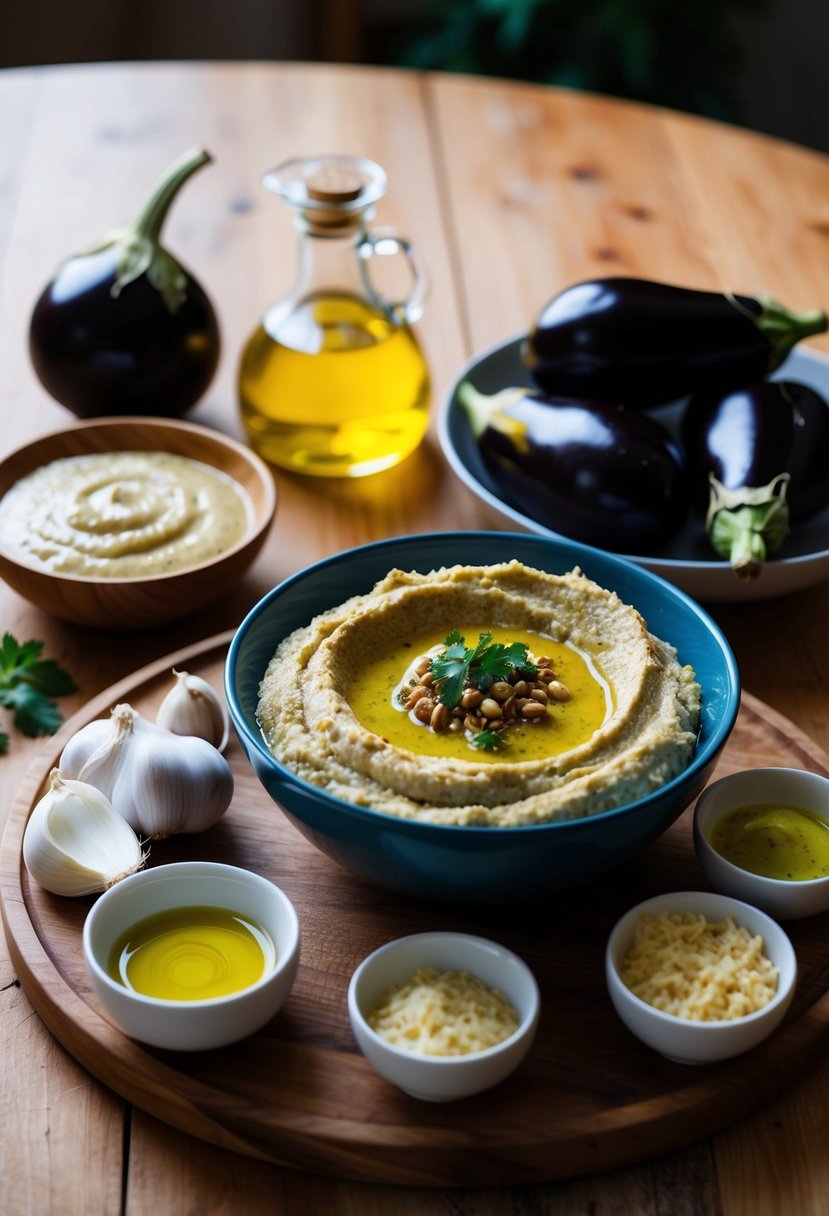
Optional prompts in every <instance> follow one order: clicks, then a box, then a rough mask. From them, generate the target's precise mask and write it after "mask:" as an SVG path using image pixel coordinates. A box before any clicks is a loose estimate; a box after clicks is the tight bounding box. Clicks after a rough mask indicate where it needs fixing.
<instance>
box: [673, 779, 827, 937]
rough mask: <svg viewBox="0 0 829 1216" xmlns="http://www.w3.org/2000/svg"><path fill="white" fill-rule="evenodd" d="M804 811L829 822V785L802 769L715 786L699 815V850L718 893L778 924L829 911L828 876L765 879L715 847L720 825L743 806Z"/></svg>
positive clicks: (696, 828)
mask: <svg viewBox="0 0 829 1216" xmlns="http://www.w3.org/2000/svg"><path fill="white" fill-rule="evenodd" d="M775 803H776V804H777V805H782V806H795V807H801V808H802V809H803V810H807V811H814V812H815V814H817V815H820V817H821V819H824V820H825V821H826V822H827V823H829V780H827V779H826V778H825V777H821V776H820V775H819V774H818V773H808V772H805V771H804V770H803V769H797V768H755V769H746V770H745V771H744V772H741V773H732V774H731V776H729V777H722V778H721V779H720V780H719V781H715V782H714V783H713V784H712V785H710V786H709V787H708V789H707V790H705V792H704V793H703V794H702V795H701V796H700V798H699V800H698V802H697V805H696V810H695V811H694V848H695V849H696V852H697V858H698V860H699V863H700V866H701V867H702V871H703V873H704V874H705V877H706V878H707V879H708V881H709V882H710V883H711V885H712V887H715V888H716V889H717V890H718V891H722V892H723V893H724V894H726V895H734V896H735V897H736V898H737V899H744V900H745V901H746V902H747V903H751V904H755V905H756V906H757V907H758V908H762V909H763V911H764V912H768V913H769V915H770V916H776V917H777V918H778V919H779V920H795V919H797V918H798V917H802V916H814V915H815V914H816V913H818V912H825V911H826V909H827V908H829V876H827V877H825V878H811V879H808V880H806V881H804V882H798V881H797V880H795V881H790V880H788V879H778V878H764V877H763V875H761V874H752V873H751V872H750V871H749V870H744V869H743V868H742V867H741V866H737V865H735V864H734V863H733V862H731V861H726V859H725V858H724V857H722V856H721V855H720V854H719V853H718V852H717V851H716V849H715V848H713V846H712V845H711V843H710V836H711V831H712V829H713V827H714V824H715V823H716V822H717V820H718V819H719V818H720V817H721V816H722V815H725V814H726V813H727V812H728V811H733V810H736V809H737V807H741V806H755V805H762V804H775Z"/></svg>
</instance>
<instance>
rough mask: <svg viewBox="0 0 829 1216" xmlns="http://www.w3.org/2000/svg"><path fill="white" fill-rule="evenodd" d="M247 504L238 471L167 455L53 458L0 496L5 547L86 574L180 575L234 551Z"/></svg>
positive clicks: (21, 557) (62, 570)
mask: <svg viewBox="0 0 829 1216" xmlns="http://www.w3.org/2000/svg"><path fill="white" fill-rule="evenodd" d="M250 518H251V504H250V502H249V500H248V496H247V494H246V493H245V491H244V490H243V488H242V487H241V486H240V485H239V484H238V483H237V482H235V481H234V480H233V479H232V478H230V477H228V476H227V475H226V474H224V473H222V472H221V471H220V470H218V469H214V468H212V467H211V466H210V465H207V464H203V463H202V462H201V461H197V460H191V459H190V458H189V457H187V456H179V455H175V454H173V453H171V452H95V453H92V454H89V455H84V456H68V457H66V458H64V459H61V460H54V461H52V462H51V463H50V464H47V465H44V466H43V467H42V468H40V469H35V470H34V472H32V473H30V474H29V475H28V476H27V477H23V478H21V480H20V481H18V482H17V483H16V484H15V485H13V486H12V488H11V489H10V490H9V491H8V493H7V494H5V495H4V497H3V499H2V501H0V548H2V549H3V550H4V552H6V553H8V554H10V555H11V556H13V557H15V559H16V560H18V561H22V562H24V563H25V564H26V565H29V566H33V567H35V568H36V569H40V570H48V571H51V572H53V573H56V574H70V575H78V576H80V577H85V578H113V579H115V578H140V577H143V576H150V575H156V576H157V575H159V574H174V573H176V572H177V571H180V570H186V569H188V568H190V567H192V566H197V565H200V564H201V563H202V562H205V561H208V560H210V558H213V557H216V556H218V555H219V554H220V553H225V552H227V550H229V549H232V548H233V546H234V545H236V544H237V543H238V542H239V541H240V540H241V539H242V537H243V536H244V534H245V532H246V530H247V526H248V521H249V520H250Z"/></svg>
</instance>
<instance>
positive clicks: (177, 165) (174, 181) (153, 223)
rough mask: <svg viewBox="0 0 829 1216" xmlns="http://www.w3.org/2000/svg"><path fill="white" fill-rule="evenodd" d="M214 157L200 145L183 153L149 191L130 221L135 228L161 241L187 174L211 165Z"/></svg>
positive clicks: (148, 237) (190, 175)
mask: <svg viewBox="0 0 829 1216" xmlns="http://www.w3.org/2000/svg"><path fill="white" fill-rule="evenodd" d="M212 160H213V157H212V156H211V155H210V153H209V152H208V151H207V150H206V149H205V148H199V147H195V148H191V149H190V150H189V152H185V153H184V155H183V156H180V157H179V159H178V160H177V161H175V162H174V163H173V164H172V165H171V166H170V168H169V169H168V170H167V171H166V173H164V175H163V176H162V177H161V178H160V179H159V180H158V181H157V182H156V184H155V186H154V187H153V189H152V190H151V191H150V194H149V195H148V197H147V199H146V200H145V202H144V205H143V206H142V208H141V210H140V211H139V213H138V215H137V217H136V219H135V220H134V222H133V223H132V224H131V225H130V228H131V230H132V232H134V233H135V234H136V235H138V236H142V237H146V238H147V239H148V240H150V241H158V240H159V239H160V237H161V229H162V226H163V224H164V221H165V219H166V218H167V212H168V211H169V210H170V206H171V204H172V202H173V199H174V198H175V197H176V195H177V194H178V192H179V190H180V189H181V187H182V186H183V185H184V183H185V182H186V181H187V179H188V177H192V175H193V174H194V173H195V172H196V170H198V169H201V168H202V167H203V166H204V165H209V164H210V162H211V161H212Z"/></svg>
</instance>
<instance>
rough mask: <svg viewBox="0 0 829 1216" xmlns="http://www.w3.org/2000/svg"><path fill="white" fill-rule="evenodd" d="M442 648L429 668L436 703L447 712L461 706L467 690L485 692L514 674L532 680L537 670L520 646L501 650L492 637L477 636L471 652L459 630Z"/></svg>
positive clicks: (490, 635) (517, 644)
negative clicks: (431, 674) (435, 687)
mask: <svg viewBox="0 0 829 1216" xmlns="http://www.w3.org/2000/svg"><path fill="white" fill-rule="evenodd" d="M444 646H445V647H446V649H445V650H443V651H442V652H441V653H440V654H439V655H436V656H435V658H433V659H432V664H431V667H432V672H433V673H434V677H435V682H436V684H437V692H438V700H439V701H440V702H441V704H442V705H445V706H446V708H447V709H454V708H455V706H456V705H459V704H460V700H461V697H462V696H463V690H464V688H466V687H467V686H469V687H472V688H478V689H480V690H481V691H482V692H485V691H486V689H487V688H489V686H490V684H493V683H494V682H495V681H496V680H506V679H508V678H509V677H510V676H511V675H512V673H513V672H514V671H520V672H521V673H522V675H528V676H532V675H535V673H536V671H537V670H538V668H537V667H536V666H535V664H534V663H532V662H531V661H530V659H529V657H528V655H527V647H526V646H525V645H524V643H523V642H512V643H510V645H509V646H504V645H503V644H502V643H501V642H493V640H492V634H491V633H482V634H479V636H478V645H477V646H476V647H475V649H474V650H470V649H469V647H468V646H467V645H466V642H465V640H464V638H463V635H462V634H461V633H460V632H459V630H457V629H453V630H452V632H451V633H450V634H449V636H448V637H447V638H446V641H445V642H444ZM481 733H487V732H481Z"/></svg>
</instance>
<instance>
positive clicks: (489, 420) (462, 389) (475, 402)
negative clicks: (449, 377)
mask: <svg viewBox="0 0 829 1216" xmlns="http://www.w3.org/2000/svg"><path fill="white" fill-rule="evenodd" d="M524 396H526V389H523V388H502V389H501V391H500V392H498V393H493V394H492V396H487V394H486V393H481V392H479V391H478V389H476V388H475V386H474V385H473V384H471V383H470V382H469V381H468V380H464V381H463V383H462V384H461V385H459V387H458V400H459V401H460V403H461V405H462V406H463V409H464V411H465V413H466V416H467V418H468V419H469V426H470V428H471V430H472V434H473V436H474V438H475V439H476V440H479V439H480V438H481V436H482V435H483V433H484V431H485V430H486V429H487V428H488V427H492V428H493V430H496V431H498V432H500V434H502V435H505V436H506V438H507V439H509V440H510V441H511V442H512V444H513V445H514V447H515V448H516V449H517V450H518V451H520V452H526V451H528V449H529V442H528V440H527V428H526V426H525V424H524V423H523V422H520V421H519V420H518V419H517V418H512V417H510V415H509V414H508V413H507V410H508V409H509V407H510V406H511V405H514V404H515V402H516V401H520V400H521V398H522V397H524Z"/></svg>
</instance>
